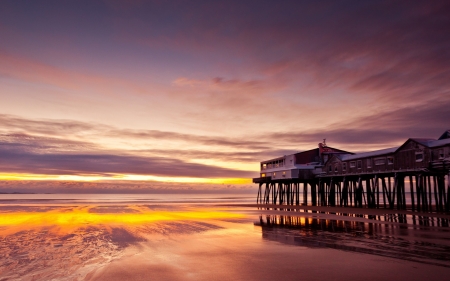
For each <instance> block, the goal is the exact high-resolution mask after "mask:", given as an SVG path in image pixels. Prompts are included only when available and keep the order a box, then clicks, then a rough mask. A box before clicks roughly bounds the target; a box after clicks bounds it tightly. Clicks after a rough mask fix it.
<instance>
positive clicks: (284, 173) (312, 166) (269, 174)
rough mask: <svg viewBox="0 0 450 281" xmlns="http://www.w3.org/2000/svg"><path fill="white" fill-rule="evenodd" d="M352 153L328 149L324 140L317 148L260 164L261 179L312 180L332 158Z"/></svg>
mask: <svg viewBox="0 0 450 281" xmlns="http://www.w3.org/2000/svg"><path fill="white" fill-rule="evenodd" d="M352 154H353V153H351V152H348V151H344V150H340V149H337V148H333V147H329V146H327V145H326V143H325V140H324V142H323V143H319V147H318V148H316V149H311V150H307V151H303V152H299V153H294V154H290V155H284V156H282V157H278V158H274V159H270V160H267V161H263V162H261V173H260V176H261V179H263V180H264V179H265V180H283V179H305V180H306V179H313V178H314V177H315V176H316V175H319V174H321V173H322V172H323V170H322V168H323V165H324V163H326V162H327V161H328V160H329V159H330V158H332V157H333V156H343V155H352Z"/></svg>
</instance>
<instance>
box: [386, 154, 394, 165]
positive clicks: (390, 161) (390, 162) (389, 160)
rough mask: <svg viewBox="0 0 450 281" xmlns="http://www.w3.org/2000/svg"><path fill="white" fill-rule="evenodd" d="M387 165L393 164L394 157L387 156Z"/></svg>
mask: <svg viewBox="0 0 450 281" xmlns="http://www.w3.org/2000/svg"><path fill="white" fill-rule="evenodd" d="M387 163H388V165H392V164H394V157H393V156H388V157H387Z"/></svg>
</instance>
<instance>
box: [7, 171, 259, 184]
mask: <svg viewBox="0 0 450 281" xmlns="http://www.w3.org/2000/svg"><path fill="white" fill-rule="evenodd" d="M21 180H30V181H74V182H77V181H79V182H95V181H99V182H101V181H125V182H126V181H130V182H133V181H149V182H152V181H156V182H174V183H209V184H249V183H251V179H247V178H193V177H162V176H152V175H123V174H116V175H111V176H105V175H43V174H25V173H0V181H21Z"/></svg>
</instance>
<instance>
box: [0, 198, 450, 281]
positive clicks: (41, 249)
mask: <svg viewBox="0 0 450 281" xmlns="http://www.w3.org/2000/svg"><path fill="white" fill-rule="evenodd" d="M255 198H256V194H145V195H142V194H106V195H105V194H1V195H0V280H326V279H331V280H381V279H387V280H390V279H394V278H396V279H397V278H400V279H407V280H428V279H433V278H436V279H443V278H444V279H445V276H448V275H449V274H450V227H449V226H448V221H445V220H444V219H442V220H441V219H437V218H426V217H420V218H417V220H414V221H413V220H411V219H408V220H396V219H395V215H394V218H392V217H391V219H386V218H383V219H381V218H378V219H377V218H369V217H365V216H338V215H334V214H329V213H311V212H309V213H304V212H298V211H289V210H287V209H284V210H273V209H267V208H264V209H261V208H256V207H245V206H243V205H248V204H254V203H255Z"/></svg>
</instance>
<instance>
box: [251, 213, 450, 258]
mask: <svg viewBox="0 0 450 281" xmlns="http://www.w3.org/2000/svg"><path fill="white" fill-rule="evenodd" d="M255 225H258V226H261V231H262V237H263V239H266V240H270V241H277V242H281V243H283V244H290V245H297V246H305V247H309V248H332V249H339V250H344V251H351V252H359V253H365V254H371V255H378V256H385V257H392V258H398V259H402V260H409V261H417V262H421V263H427V264H433V265H439V266H445V267H450V241H449V240H448V237H449V235H450V229H449V228H447V227H421V228H420V229H419V228H417V227H416V226H409V225H406V224H398V223H389V222H376V223H372V222H362V221H351V220H330V219H319V218H311V217H300V216H284V215H264V216H260V217H259V221H258V222H256V223H255ZM428 225H429V224H428Z"/></svg>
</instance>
